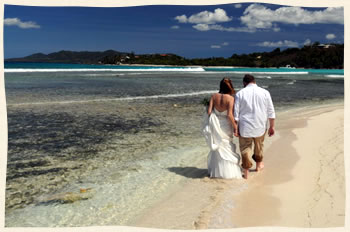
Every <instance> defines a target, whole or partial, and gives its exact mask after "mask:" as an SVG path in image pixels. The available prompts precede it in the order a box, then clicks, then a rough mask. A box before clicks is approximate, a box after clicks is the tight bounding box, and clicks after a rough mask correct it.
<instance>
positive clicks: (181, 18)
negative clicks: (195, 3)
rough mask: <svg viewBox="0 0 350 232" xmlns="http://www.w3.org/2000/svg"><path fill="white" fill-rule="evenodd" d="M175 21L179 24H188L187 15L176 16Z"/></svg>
mask: <svg viewBox="0 0 350 232" xmlns="http://www.w3.org/2000/svg"><path fill="white" fill-rule="evenodd" d="M175 19H176V20H177V21H179V23H187V16H186V15H179V16H176V17H175Z"/></svg>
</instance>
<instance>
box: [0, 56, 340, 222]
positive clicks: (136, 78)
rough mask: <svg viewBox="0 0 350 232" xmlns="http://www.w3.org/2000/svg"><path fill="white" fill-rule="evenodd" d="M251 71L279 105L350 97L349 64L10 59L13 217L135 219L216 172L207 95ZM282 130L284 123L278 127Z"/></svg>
mask: <svg viewBox="0 0 350 232" xmlns="http://www.w3.org/2000/svg"><path fill="white" fill-rule="evenodd" d="M245 73H252V74H253V75H254V76H255V77H256V81H257V84H258V85H259V86H261V87H263V88H266V89H267V90H269V91H270V93H271V96H272V99H273V102H274V104H275V108H276V111H277V120H278V112H280V111H284V110H288V109H290V108H294V107H307V106H309V105H321V104H327V103H329V102H337V101H343V100H344V71H343V70H313V69H286V68H279V69H277V68H276V69H271V68H270V69H257V68H214V67H210V68H207V67H192V68H188V67H168V66H111V65H77V64H45V63H9V62H5V91H6V102H7V113H8V115H7V117H8V163H7V177H6V202H5V204H6V210H5V225H6V226H7V227H19V226H48V227H61V226H91V225H95V226H99V225H132V224H133V220H134V219H135V218H137V217H138V216H139V215H140V214H142V212H143V211H144V210H146V209H147V208H148V207H150V206H152V204H154V203H155V202H157V200H159V199H161V198H162V196H163V195H164V194H165V193H166V192H167V191H168V190H169V189H171V188H172V187H173V186H176V185H178V184H179V183H181V182H184V181H186V179H187V178H193V176H196V177H198V178H202V177H205V176H206V169H205V167H206V158H207V154H208V152H209V149H208V147H207V145H206V143H205V140H204V138H203V137H202V135H201V133H200V127H201V122H202V117H203V114H204V112H205V106H204V105H203V104H202V101H203V99H205V98H209V97H210V95H211V94H213V93H215V92H217V91H218V87H219V82H220V80H221V79H222V78H223V77H229V78H230V79H231V80H232V82H233V85H234V88H235V89H236V90H237V91H239V89H241V88H242V87H243V86H242V78H243V75H244V74H245ZM276 129H277V130H278V128H276Z"/></svg>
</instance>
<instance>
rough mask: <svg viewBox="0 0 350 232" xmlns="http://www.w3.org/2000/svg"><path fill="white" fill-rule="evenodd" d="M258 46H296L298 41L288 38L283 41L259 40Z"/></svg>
mask: <svg viewBox="0 0 350 232" xmlns="http://www.w3.org/2000/svg"><path fill="white" fill-rule="evenodd" d="M257 45H258V46H260V47H298V46H299V43H298V42H294V41H290V40H284V41H278V42H269V41H265V42H261V43H258V44H257Z"/></svg>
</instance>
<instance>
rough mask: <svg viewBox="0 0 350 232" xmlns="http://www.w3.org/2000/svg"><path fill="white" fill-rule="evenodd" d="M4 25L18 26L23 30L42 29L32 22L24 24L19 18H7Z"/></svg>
mask: <svg viewBox="0 0 350 232" xmlns="http://www.w3.org/2000/svg"><path fill="white" fill-rule="evenodd" d="M4 25H5V26H17V27H19V28H22V29H29V28H40V26H39V25H38V24H36V22H32V21H28V22H22V21H21V20H20V19H19V18H6V19H4Z"/></svg>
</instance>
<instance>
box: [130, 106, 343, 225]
mask: <svg viewBox="0 0 350 232" xmlns="http://www.w3.org/2000/svg"><path fill="white" fill-rule="evenodd" d="M277 117H278V118H277V120H276V135H275V136H274V137H271V138H267V139H266V140H265V141H266V143H265V169H264V170H262V171H261V172H259V173H256V172H254V171H253V168H254V167H253V168H252V172H251V173H250V176H249V179H248V180H244V179H243V180H221V179H209V178H207V177H205V176H204V174H203V170H205V169H206V163H205V161H206V160H205V159H203V165H202V166H201V167H194V169H193V170H197V171H194V172H193V173H188V174H187V176H188V177H189V178H188V180H186V181H185V182H184V183H182V185H179V186H174V187H173V188H172V189H170V190H169V191H168V194H167V195H166V196H165V197H164V198H163V199H160V200H159V202H158V203H157V204H155V205H154V206H153V207H151V208H149V209H147V210H146V211H144V212H143V213H142V215H141V216H140V217H138V218H136V220H135V221H134V222H133V223H132V224H130V226H139V227H148V228H162V229H221V228H238V227H254V226H285V227H304V228H320V227H343V226H344V220H345V171H344V146H343V144H344V105H343V103H342V102H341V103H339V104H331V105H326V106H321V107H305V108H298V109H293V110H289V111H285V112H280V113H278V114H277ZM198 170H201V171H198Z"/></svg>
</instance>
